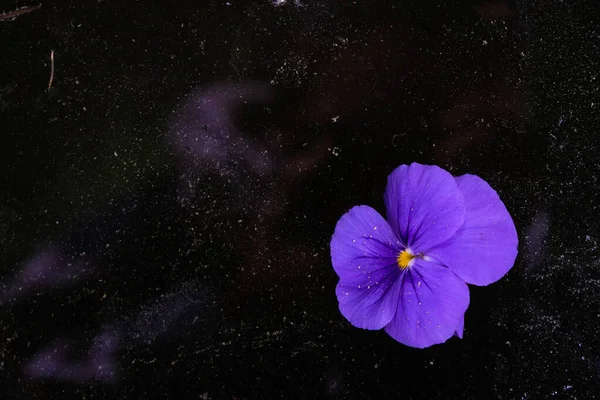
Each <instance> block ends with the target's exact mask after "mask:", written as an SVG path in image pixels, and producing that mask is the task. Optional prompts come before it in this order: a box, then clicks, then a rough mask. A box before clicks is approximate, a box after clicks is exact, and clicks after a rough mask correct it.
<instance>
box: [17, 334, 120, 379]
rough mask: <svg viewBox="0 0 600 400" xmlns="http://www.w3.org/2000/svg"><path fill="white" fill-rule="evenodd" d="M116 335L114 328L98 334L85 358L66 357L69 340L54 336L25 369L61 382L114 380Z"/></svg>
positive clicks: (31, 374) (34, 377) (29, 372)
mask: <svg viewBox="0 0 600 400" xmlns="http://www.w3.org/2000/svg"><path fill="white" fill-rule="evenodd" d="M118 342H119V338H118V335H117V333H116V332H111V331H106V332H103V333H102V334H101V335H99V336H97V337H96V338H95V339H94V341H93V344H92V346H91V347H90V350H89V351H88V359H87V360H86V361H76V360H72V359H70V358H69V357H68V352H69V350H70V349H71V348H72V347H73V345H72V343H70V342H68V341H65V340H57V341H56V342H54V344H52V345H50V346H48V347H46V348H45V349H43V350H42V351H40V352H39V353H38V354H36V355H35V356H34V358H33V359H32V360H31V361H30V362H29V363H28V364H27V365H26V367H25V373H26V374H27V375H28V376H29V377H31V378H33V379H54V380H58V381H64V382H85V381H89V380H93V381H99V382H114V381H116V367H115V354H114V353H115V351H116V349H117V345H118Z"/></svg>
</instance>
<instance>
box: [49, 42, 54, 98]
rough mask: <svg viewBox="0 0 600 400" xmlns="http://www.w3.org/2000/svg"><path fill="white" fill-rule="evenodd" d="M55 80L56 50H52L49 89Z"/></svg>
mask: <svg viewBox="0 0 600 400" xmlns="http://www.w3.org/2000/svg"><path fill="white" fill-rule="evenodd" d="M53 80H54V50H51V51H50V81H49V82H48V90H50V89H51V88H52V81H53Z"/></svg>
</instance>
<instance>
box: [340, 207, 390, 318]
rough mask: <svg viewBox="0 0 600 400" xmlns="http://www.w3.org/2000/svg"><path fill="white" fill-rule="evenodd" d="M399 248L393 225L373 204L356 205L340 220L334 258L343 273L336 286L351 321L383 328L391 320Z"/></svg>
mask: <svg viewBox="0 0 600 400" xmlns="http://www.w3.org/2000/svg"><path fill="white" fill-rule="evenodd" d="M399 252H400V242H399V241H398V239H397V238H396V236H395V234H394V233H393V232H392V229H391V228H390V226H389V225H388V223H387V222H386V221H385V220H384V219H383V217H382V216H381V215H380V214H379V213H378V212H377V211H375V210H374V209H372V208H371V207H368V206H357V207H354V208H352V209H351V210H350V211H348V212H347V213H346V214H344V215H343V216H342V218H340V220H339V221H338V223H337V226H336V228H335V232H334V234H333V237H332V239H331V262H332V264H333V268H334V270H335V272H336V273H337V274H338V276H339V277H340V282H339V283H338V285H337V288H336V294H337V298H338V301H339V306H340V311H341V313H342V315H344V316H345V317H346V318H347V319H348V320H349V321H350V323H352V325H354V326H357V327H359V328H365V329H381V328H383V327H384V326H385V325H387V324H388V323H389V322H390V321H391V319H392V317H393V316H394V312H395V310H396V307H395V303H396V302H397V292H398V290H395V291H394V288H395V287H396V285H395V283H396V279H397V277H398V275H399V274H400V270H399V268H398V266H397V264H396V258H397V256H398V253H399Z"/></svg>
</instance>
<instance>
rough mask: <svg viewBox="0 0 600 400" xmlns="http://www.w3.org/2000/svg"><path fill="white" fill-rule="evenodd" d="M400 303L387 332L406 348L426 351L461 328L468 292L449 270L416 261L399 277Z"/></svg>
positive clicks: (431, 263) (467, 301)
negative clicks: (424, 349) (426, 348)
mask: <svg viewBox="0 0 600 400" xmlns="http://www.w3.org/2000/svg"><path fill="white" fill-rule="evenodd" d="M398 280H399V281H401V283H400V284H399V294H398V304H397V310H396V314H395V316H394V318H393V319H392V320H391V321H390V323H389V324H388V325H387V326H386V327H385V330H386V332H387V333H388V334H389V335H390V336H391V337H393V338H394V339H396V340H397V341H399V342H400V343H403V344H405V345H407V346H411V347H417V348H425V347H429V346H431V345H434V344H438V343H443V342H445V341H446V340H448V339H449V338H450V337H451V336H452V335H453V334H454V333H455V332H457V330H458V329H459V328H460V321H461V319H462V318H463V317H464V313H465V311H466V310H467V307H468V306H469V289H468V287H467V285H466V283H465V282H463V281H462V280H461V279H460V278H459V277H457V276H456V275H455V274H454V273H453V272H452V271H451V270H450V269H448V268H446V267H443V266H441V265H439V264H437V263H435V262H431V261H425V260H423V259H416V261H415V263H414V264H413V266H412V267H411V268H409V269H407V270H406V271H405V272H404V273H403V274H402V275H401V276H400V277H399V278H398Z"/></svg>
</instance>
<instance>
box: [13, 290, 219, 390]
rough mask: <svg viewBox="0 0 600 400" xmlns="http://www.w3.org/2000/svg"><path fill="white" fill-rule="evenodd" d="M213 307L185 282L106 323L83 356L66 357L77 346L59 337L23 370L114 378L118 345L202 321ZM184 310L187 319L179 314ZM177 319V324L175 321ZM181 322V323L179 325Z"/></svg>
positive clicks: (76, 378)
mask: <svg viewBox="0 0 600 400" xmlns="http://www.w3.org/2000/svg"><path fill="white" fill-rule="evenodd" d="M213 308H214V303H213V296H212V293H211V292H210V291H209V290H207V288H206V287H205V286H202V285H198V284H195V283H193V282H187V283H185V284H183V285H182V286H181V287H180V288H178V289H177V290H174V291H172V292H170V293H167V294H164V295H162V296H161V297H160V298H158V299H155V300H153V301H151V304H150V305H148V306H143V307H142V308H141V309H140V310H139V311H138V313H137V314H136V315H134V316H133V317H124V318H122V319H121V320H119V321H116V322H114V323H111V324H107V325H106V326H105V327H104V328H103V329H102V331H101V333H100V334H98V335H97V336H96V337H95V338H94V339H93V340H92V344H91V346H90V349H89V350H88V352H87V359H86V360H83V361H81V360H77V359H74V357H69V353H72V352H74V349H76V348H78V346H76V344H75V343H73V342H72V341H67V340H65V339H59V340H56V341H54V343H53V344H52V345H50V346H48V347H46V348H44V349H43V350H41V351H40V352H38V353H37V354H36V355H35V356H34V357H33V358H32V359H31V361H29V363H27V364H26V366H25V368H24V371H25V373H26V375H27V376H29V377H30V378H32V379H51V380H57V381H63V382H73V383H80V382H85V381H98V382H106V383H110V382H115V381H116V380H117V379H118V376H117V375H118V374H117V369H116V365H117V362H116V357H117V351H118V350H119V348H122V347H125V348H130V347H132V346H136V345H148V344H151V343H152V342H154V341H155V340H156V339H157V338H158V337H159V336H160V335H162V334H164V333H165V332H167V331H171V332H173V333H174V334H176V333H177V332H176V331H177V330H180V329H186V328H187V329H188V330H189V329H190V328H191V326H192V325H194V326H195V324H196V323H198V325H200V324H202V326H205V325H206V317H207V315H209V314H210V312H211V311H212V309H213ZM186 314H187V319H185V318H183V317H184V315H186ZM182 318H183V319H184V320H183V321H180V323H179V324H177V321H179V320H181V319H182ZM182 325H183V326H182Z"/></svg>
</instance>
